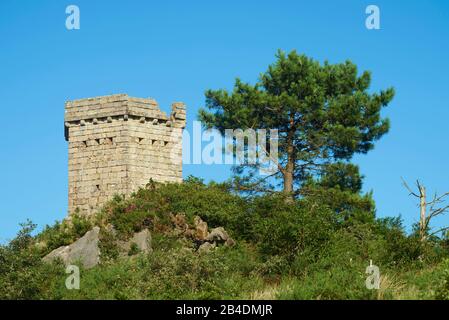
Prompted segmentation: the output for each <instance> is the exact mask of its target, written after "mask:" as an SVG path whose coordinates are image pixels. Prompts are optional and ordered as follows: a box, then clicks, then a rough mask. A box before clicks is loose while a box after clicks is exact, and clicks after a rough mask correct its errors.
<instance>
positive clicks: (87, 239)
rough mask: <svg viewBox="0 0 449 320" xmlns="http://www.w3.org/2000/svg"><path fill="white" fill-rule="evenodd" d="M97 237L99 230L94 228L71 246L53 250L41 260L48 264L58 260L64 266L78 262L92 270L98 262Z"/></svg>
mask: <svg viewBox="0 0 449 320" xmlns="http://www.w3.org/2000/svg"><path fill="white" fill-rule="evenodd" d="M99 235H100V228H99V227H94V228H93V229H92V230H90V231H88V232H86V234H85V235H84V236H82V237H81V238H80V239H78V240H77V241H75V242H74V243H72V244H71V245H68V246H63V247H59V248H57V249H55V250H53V251H52V252H50V253H49V254H47V255H46V256H45V257H44V258H43V259H42V260H43V261H45V262H50V261H52V260H55V259H57V258H60V259H62V261H63V262H64V264H65V265H69V264H76V263H78V262H80V263H82V264H83V266H84V267H85V268H86V269H89V268H92V267H94V266H96V265H97V264H98V263H99V262H100V249H99V247H98V241H99Z"/></svg>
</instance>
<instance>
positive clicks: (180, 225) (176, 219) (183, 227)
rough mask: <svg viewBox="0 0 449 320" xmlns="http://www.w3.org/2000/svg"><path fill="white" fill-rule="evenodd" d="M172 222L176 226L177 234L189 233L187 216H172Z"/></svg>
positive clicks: (181, 214) (180, 214)
mask: <svg viewBox="0 0 449 320" xmlns="http://www.w3.org/2000/svg"><path fill="white" fill-rule="evenodd" d="M170 220H171V222H172V223H173V224H174V226H175V232H176V233H177V234H185V233H188V231H190V230H189V225H188V224H187V219H186V216H185V214H183V213H179V214H176V215H172V214H171V215H170Z"/></svg>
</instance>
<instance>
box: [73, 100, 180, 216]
mask: <svg viewBox="0 0 449 320" xmlns="http://www.w3.org/2000/svg"><path fill="white" fill-rule="evenodd" d="M185 120H186V111H185V106H184V104H182V103H174V104H173V105H172V112H171V114H170V116H169V117H168V116H167V115H166V114H165V113H164V112H162V111H161V110H160V109H159V107H158V105H157V103H156V101H154V100H152V99H142V98H132V97H129V96H128V95H112V96H104V97H96V98H88V99H81V100H74V101H69V102H67V103H66V106H65V136H66V140H67V141H68V143H69V213H74V212H75V211H77V209H78V210H79V213H80V214H86V215H89V214H92V213H94V212H95V211H96V210H98V209H99V208H100V207H101V206H102V205H103V204H104V203H105V202H106V201H108V200H109V199H110V198H111V197H112V196H113V195H114V194H125V195H128V194H130V193H131V192H133V191H135V190H137V189H138V188H139V187H141V186H145V185H146V184H147V183H148V181H149V180H150V179H153V180H154V181H159V182H181V181H182V130H183V128H184V126H185Z"/></svg>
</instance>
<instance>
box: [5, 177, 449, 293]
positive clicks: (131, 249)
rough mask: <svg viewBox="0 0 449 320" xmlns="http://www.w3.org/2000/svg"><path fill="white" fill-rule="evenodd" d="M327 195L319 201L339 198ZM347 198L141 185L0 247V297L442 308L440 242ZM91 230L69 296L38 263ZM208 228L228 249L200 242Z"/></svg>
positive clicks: (52, 266)
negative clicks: (142, 242)
mask: <svg viewBox="0 0 449 320" xmlns="http://www.w3.org/2000/svg"><path fill="white" fill-rule="evenodd" d="M327 192H328V193H326V199H328V200H329V199H332V198H333V199H337V195H339V196H340V199H341V196H342V194H343V193H342V191H341V190H340V191H339V190H338V189H333V190H327ZM330 192H331V193H330ZM331 194H333V196H332V197H331V196H330V195H331ZM351 197H352V198H351V201H348V199H349V198H346V210H345V211H341V210H336V209H335V206H333V205H332V202H331V201H328V203H326V201H323V194H319V193H315V194H314V195H310V196H307V197H303V198H301V199H297V200H295V201H294V202H293V203H292V202H291V201H290V200H288V201H286V199H285V198H284V196H283V195H282V193H279V194H278V193H273V194H270V195H258V196H253V197H242V196H240V195H238V194H236V193H234V192H233V191H232V190H231V188H230V185H229V184H226V183H222V184H218V183H210V184H204V183H203V182H202V181H201V180H200V179H197V178H192V177H190V178H188V179H187V180H186V181H185V182H184V183H169V184H157V183H149V184H148V185H147V186H146V187H145V188H141V189H140V190H139V191H137V192H136V193H134V194H133V195H132V196H130V197H129V198H126V199H125V198H124V197H122V196H116V197H114V199H112V200H111V201H110V202H108V203H107V204H106V205H105V206H104V207H103V208H102V209H101V210H100V211H99V212H98V213H97V214H95V215H93V216H89V217H86V216H76V215H73V216H72V218H71V220H70V221H63V222H59V223H55V224H54V225H53V226H47V227H46V228H45V229H44V230H43V231H42V232H41V233H39V234H37V235H35V236H32V235H31V234H32V230H33V227H34V225H32V224H31V223H28V224H25V225H24V226H23V229H22V231H21V232H20V233H19V234H18V235H17V237H16V238H15V239H14V240H12V241H11V242H10V243H9V244H8V245H5V246H2V247H0V282H1V283H2V286H0V298H1V299H409V298H413V299H445V298H446V299H447V298H449V286H448V283H449V260H448V256H449V243H448V241H447V240H446V239H439V238H433V239H430V240H429V241H428V242H427V243H426V244H425V245H423V244H422V243H421V242H420V241H419V239H418V237H417V235H416V234H414V233H413V234H406V233H405V231H404V228H403V226H402V223H401V221H400V219H399V218H384V219H379V218H376V217H375V214H374V212H375V210H374V207H373V205H368V204H369V203H370V201H369V199H368V198H367V197H368V196H367V195H354V194H353V195H351ZM329 202H331V204H329ZM362 204H363V205H362ZM94 227H97V228H99V249H100V261H99V264H98V265H96V266H93V267H91V268H88V269H86V268H84V267H81V281H80V289H79V290H68V289H67V288H66V287H65V281H66V278H67V276H68V275H67V274H66V272H65V266H64V264H63V262H62V261H60V260H55V261H52V262H44V261H42V258H43V257H44V256H45V255H47V254H48V253H50V252H51V251H52V250H54V249H56V248H59V247H61V246H66V245H70V244H72V243H74V242H75V241H76V240H77V239H80V238H81V237H83V236H84V235H85V234H86V232H89V231H90V230H92V229H93V228H94ZM204 227H205V228H204ZM142 230H148V232H149V233H150V234H151V243H150V247H151V248H150V249H149V250H144V251H142V250H140V249H139V248H138V247H137V246H133V245H131V246H128V247H127V248H128V249H127V252H125V253H124V252H123V249H121V247H120V246H118V245H117V244H118V243H126V241H129V239H130V238H132V237H133V235H135V234H136V233H138V232H142ZM198 230H199V231H198ZM213 230H215V231H214V232H217V230H221V231H225V233H226V234H227V235H228V237H229V239H231V240H232V241H229V242H226V241H221V240H222V239H221V238H220V237H215V238H214V236H210V234H211V233H212V231H213ZM201 232H204V234H201ZM208 237H209V238H208ZM205 243H209V244H210V245H207V247H208V248H206V249H204V244H205ZM201 246H203V249H204V250H203V249H201V250H199V249H200V248H201ZM370 261H372V263H373V264H374V265H376V266H378V267H379V269H380V289H379V290H369V289H367V287H366V283H365V282H366V279H367V277H368V275H367V274H366V273H365V271H366V268H367V266H369V264H370Z"/></svg>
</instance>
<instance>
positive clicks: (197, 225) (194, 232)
mask: <svg viewBox="0 0 449 320" xmlns="http://www.w3.org/2000/svg"><path fill="white" fill-rule="evenodd" d="M170 219H171V222H172V223H173V226H174V232H175V234H177V235H183V236H184V237H186V238H190V239H192V240H193V241H194V242H195V243H196V244H197V245H198V252H209V251H211V250H213V249H214V248H216V247H217V246H218V245H225V246H233V245H235V241H234V240H233V239H232V238H231V237H230V236H229V234H228V233H227V232H226V230H225V229H224V228H223V227H218V228H214V229H212V230H211V231H210V232H209V227H208V225H207V223H206V222H205V221H203V220H202V219H201V218H200V217H199V216H196V217H194V219H193V226H192V227H190V226H189V224H188V223H187V219H186V216H185V215H184V214H182V213H180V214H176V215H171V216H170Z"/></svg>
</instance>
